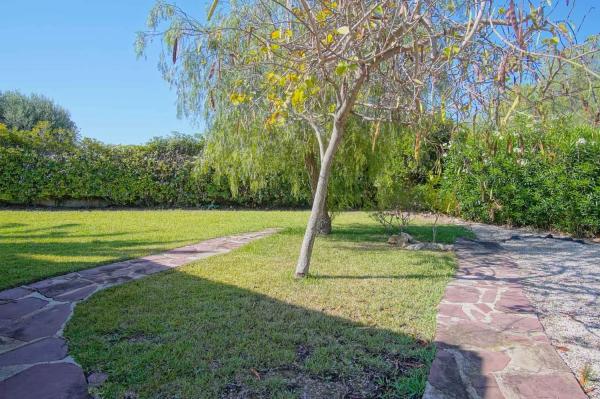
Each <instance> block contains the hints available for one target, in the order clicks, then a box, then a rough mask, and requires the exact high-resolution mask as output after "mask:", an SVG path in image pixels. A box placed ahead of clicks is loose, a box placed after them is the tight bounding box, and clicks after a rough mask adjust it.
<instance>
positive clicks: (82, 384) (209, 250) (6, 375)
mask: <svg viewBox="0 0 600 399" xmlns="http://www.w3.org/2000/svg"><path fill="white" fill-rule="evenodd" d="M275 232H276V230H275V229H267V230H263V231H259V232H254V233H247V234H239V235H234V236H229V237H220V238H215V239H211V240H207V241H203V242H200V243H198V244H193V245H188V246H185V247H182V248H177V249H173V250H170V251H167V252H164V253H162V254H156V255H150V256H146V257H143V258H139V259H134V260H129V261H124V262H118V263H113V264H110V265H104V266H100V267H96V268H94V269H89V270H84V271H81V272H77V273H69V274H66V275H64V276H59V277H54V278H50V279H47V280H43V281H39V282H36V283H33V284H30V285H26V286H22V287H18V288H12V289H9V290H5V291H2V292H0V398H2V399H4V398H6V399H13V398H14V399H28V398H31V399H34V398H35V399H45V398H47V399H62V398H64V399H83V398H86V399H87V398H89V397H90V396H89V395H88V389H87V387H88V383H90V384H94V385H97V384H98V383H101V382H102V381H103V380H104V379H105V376H101V375H91V376H88V379H89V380H86V377H85V375H84V373H83V370H82V369H81V367H79V365H77V364H76V363H75V362H74V361H73V359H72V358H71V357H69V356H68V348H67V343H66V342H65V340H64V339H63V338H62V332H63V328H64V326H65V324H66V322H67V321H68V320H69V318H70V317H71V315H72V314H73V309H74V307H75V305H76V304H77V302H78V301H81V300H84V299H86V298H88V297H89V296H91V295H92V294H94V293H95V292H97V291H99V290H102V289H105V288H108V287H112V286H114V285H118V284H122V283H126V282H128V281H132V280H137V279H139V278H142V277H144V276H148V275H150V274H154V273H158V272H160V271H163V270H169V269H172V268H175V267H178V266H182V265H185V264H187V263H190V262H193V261H196V260H199V259H203V258H207V257H209V256H213V255H217V254H222V253H227V252H229V251H231V250H233V249H235V248H239V247H241V246H242V245H244V244H247V243H248V242H250V241H253V240H256V239H258V238H261V237H265V236H267V235H271V234H273V233H275Z"/></svg>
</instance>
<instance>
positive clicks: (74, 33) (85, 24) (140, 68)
mask: <svg viewBox="0 0 600 399" xmlns="http://www.w3.org/2000/svg"><path fill="white" fill-rule="evenodd" d="M206 3H207V1H198V0H195V1H194V0H186V1H178V4H180V5H181V6H182V7H184V8H185V9H186V10H192V11H193V10H194V9H196V10H197V12H194V14H195V15H198V16H203V15H205V14H206V9H207V6H206ZM153 5H154V0H133V1H131V0H130V1H127V0H104V1H93V0H91V1H90V0H0V15H1V16H2V22H0V54H1V55H0V90H1V91H5V90H19V91H21V92H23V93H26V94H29V93H39V94H43V95H46V96H48V97H50V98H52V99H54V100H55V101H56V102H58V103H59V104H60V105H62V106H64V107H65V108H67V109H68V110H69V111H70V112H71V116H72V118H73V120H74V121H75V123H76V124H77V126H79V128H80V130H81V134H82V135H84V136H87V137H94V138H97V139H100V140H102V141H104V142H108V143H124V144H129V143H142V142H145V141H147V140H148V139H150V138H152V137H154V136H159V135H167V134H169V133H170V132H172V131H175V130H176V131H180V132H182V133H195V132H199V131H202V127H201V126H200V127H197V126H193V125H192V124H191V123H189V122H187V121H185V120H179V119H177V117H176V113H177V112H176V106H175V100H176V96H175V93H174V92H173V91H171V90H170V88H169V86H168V84H167V83H166V82H165V81H164V80H163V79H162V76H161V74H160V72H159V71H158V69H157V63H158V52H157V51H155V52H150V53H149V54H148V57H147V60H144V59H139V60H138V59H137V58H136V55H135V51H134V47H133V43H134V41H135V34H136V32H137V31H139V30H143V29H144V28H145V23H146V17H147V15H148V11H149V10H150V8H151V7H152V6H153Z"/></svg>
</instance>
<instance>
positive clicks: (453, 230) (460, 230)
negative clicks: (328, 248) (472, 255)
mask: <svg viewBox="0 0 600 399" xmlns="http://www.w3.org/2000/svg"><path fill="white" fill-rule="evenodd" d="M404 231H405V232H407V233H408V234H410V235H412V236H413V237H414V238H415V239H416V240H418V241H432V240H433V230H432V225H427V224H425V225H409V226H407V227H405V228H404ZM389 235H390V234H389V233H388V232H386V230H385V229H384V228H383V227H382V226H379V225H375V224H373V225H365V224H358V223H356V224H348V225H344V226H343V227H339V228H334V229H333V231H332V233H331V234H330V235H328V236H327V239H330V240H337V241H352V242H366V243H385V242H387V238H388V237H389ZM459 237H467V238H470V237H473V233H472V232H471V231H470V230H468V229H466V228H465V227H462V226H456V225H438V226H437V234H436V241H437V242H441V243H447V244H452V243H454V242H455V241H456V239H457V238H459Z"/></svg>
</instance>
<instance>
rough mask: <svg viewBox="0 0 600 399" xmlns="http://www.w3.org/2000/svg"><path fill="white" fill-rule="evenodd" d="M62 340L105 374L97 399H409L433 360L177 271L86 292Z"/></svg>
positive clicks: (386, 336)
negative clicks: (90, 295)
mask: <svg viewBox="0 0 600 399" xmlns="http://www.w3.org/2000/svg"><path fill="white" fill-rule="evenodd" d="M290 284H297V286H296V287H295V289H297V290H303V289H305V287H306V285H304V284H303V283H302V282H297V283H294V282H290ZM356 294H357V295H362V294H366V293H361V292H357V293H356ZM67 337H68V339H69V342H70V346H71V350H72V351H71V354H73V355H74V356H75V358H76V360H77V361H78V362H80V363H81V364H82V365H83V367H84V368H85V371H86V373H90V372H95V371H103V372H106V373H107V374H108V376H109V377H108V380H107V383H106V384H105V385H104V386H103V387H102V388H101V393H102V396H103V397H123V395H125V394H126V393H129V395H130V396H134V397H137V396H136V395H139V397H140V398H141V397H143V398H158V397H182V398H283V397H285V398H288V397H298V398H420V397H421V395H422V393H423V390H424V389H425V382H426V381H427V376H428V374H429V368H430V365H431V362H432V361H433V358H434V353H435V350H434V345H433V343H431V342H425V341H421V340H418V339H416V338H415V337H413V336H410V335H408V334H405V333H403V332H402V331H392V330H389V329H385V328H380V327H376V326H369V325H366V324H363V323H359V322H356V321H353V320H350V319H346V318H342V317H336V316H332V315H328V314H326V313H324V312H322V311H317V310H314V309H308V308H306V307H302V306H297V305H295V304H293V303H289V302H287V301H285V302H284V301H281V300H278V299H276V298H272V297H269V296H267V295H264V294H261V293H257V292H255V291H250V290H248V289H244V288H240V287H237V286H233V285H229V284H223V283H220V282H216V281H210V280H207V279H203V278H199V277H197V276H192V275H189V274H185V273H179V272H172V273H166V274H163V275H159V276H156V277H152V278H150V279H148V280H147V281H139V282H135V283H132V284H129V285H128V287H126V288H121V289H119V288H117V289H110V290H108V291H106V292H104V293H101V294H98V295H96V296H95V297H93V298H92V299H91V300H89V301H88V302H87V303H85V304H84V305H80V307H78V308H77V310H76V315H75V316H74V318H73V319H72V321H71V323H70V324H69V325H68V328H67ZM473 364H474V365H475V366H476V365H477V361H476V359H475V361H474V362H473Z"/></svg>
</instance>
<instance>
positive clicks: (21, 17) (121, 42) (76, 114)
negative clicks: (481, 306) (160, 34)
mask: <svg viewBox="0 0 600 399" xmlns="http://www.w3.org/2000/svg"><path fill="white" fill-rule="evenodd" d="M553 1H554V2H556V1H560V4H561V6H560V7H562V8H563V9H561V10H559V11H560V12H561V14H562V11H564V9H565V6H564V4H565V0H553ZM573 1H575V4H576V5H577V10H578V11H577V12H576V13H575V15H574V17H573V20H574V21H575V22H579V21H580V20H581V15H583V11H588V10H589V9H590V8H592V7H595V9H594V10H592V11H591V13H590V14H589V15H588V17H587V22H586V24H585V25H584V29H583V30H582V31H581V32H580V33H581V35H580V36H581V37H583V36H585V35H587V34H591V33H598V31H599V30H600V1H599V0H571V4H572V3H573ZM177 3H178V4H179V5H180V6H181V7H182V8H184V9H185V10H186V11H188V12H190V13H191V14H193V15H196V16H198V17H203V16H204V15H205V14H206V9H207V4H208V3H209V1H207V0H178V1H177ZM153 4H154V0H133V1H131V0H129V1H126V0H104V1H89V0H88V1H86V0H52V1H50V0H0V16H2V22H1V23H0V54H1V57H0V90H2V91H3V90H19V91H21V92H23V93H26V94H29V93H39V94H44V95H46V96H48V97H50V98H52V99H54V100H55V101H56V102H58V103H59V104H61V105H62V106H64V107H65V108H67V109H68V110H69V111H70V112H71V116H72V118H73V120H74V121H75V123H77V125H78V126H79V128H80V130H81V133H82V135H84V136H87V137H94V138H97V139H100V140H102V141H104V142H108V143H122V144H132V143H142V142H145V141H147V140H148V139H150V138H152V137H154V136H159V135H166V134H169V133H170V132H172V131H180V132H182V133H195V132H201V131H202V126H193V125H192V123H190V122H188V121H185V120H179V119H177V117H176V107H175V93H174V92H173V91H171V90H170V89H169V87H168V85H167V83H165V82H164V81H163V79H162V77H161V75H160V73H159V72H158V69H157V67H156V65H157V61H158V54H157V53H156V52H151V53H149V54H148V57H147V60H144V59H139V60H138V59H136V56H135V52H134V49H133V42H134V39H135V32H136V31H138V30H142V29H144V27H145V21H146V16H147V14H148V11H149V10H150V8H151V7H152V5H153Z"/></svg>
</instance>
